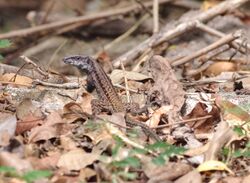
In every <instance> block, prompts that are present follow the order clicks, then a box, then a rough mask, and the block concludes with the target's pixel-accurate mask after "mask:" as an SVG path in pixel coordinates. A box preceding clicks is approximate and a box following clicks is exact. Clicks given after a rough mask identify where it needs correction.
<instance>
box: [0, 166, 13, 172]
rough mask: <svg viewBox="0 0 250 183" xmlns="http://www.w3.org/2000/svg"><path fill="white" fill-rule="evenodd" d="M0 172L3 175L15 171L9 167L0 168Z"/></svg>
mask: <svg viewBox="0 0 250 183" xmlns="http://www.w3.org/2000/svg"><path fill="white" fill-rule="evenodd" d="M0 172H3V173H9V172H16V169H15V168H13V167H9V166H0Z"/></svg>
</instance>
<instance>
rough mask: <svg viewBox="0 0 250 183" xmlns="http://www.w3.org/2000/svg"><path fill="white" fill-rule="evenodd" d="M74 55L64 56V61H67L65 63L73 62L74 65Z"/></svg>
mask: <svg viewBox="0 0 250 183" xmlns="http://www.w3.org/2000/svg"><path fill="white" fill-rule="evenodd" d="M73 60H74V59H73V56H69V57H64V58H63V62H64V63H65V64H72V65H73Z"/></svg>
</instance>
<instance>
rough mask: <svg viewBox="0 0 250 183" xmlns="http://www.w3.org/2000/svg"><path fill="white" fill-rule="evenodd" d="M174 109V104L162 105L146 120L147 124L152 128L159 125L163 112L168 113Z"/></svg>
mask: <svg viewBox="0 0 250 183" xmlns="http://www.w3.org/2000/svg"><path fill="white" fill-rule="evenodd" d="M171 109H172V106H161V107H160V108H159V109H157V110H155V111H154V113H153V115H152V116H151V118H150V119H149V120H148V121H147V122H146V124H147V125H148V126H149V127H150V128H154V127H157V126H158V124H159V122H160V120H161V116H162V115H163V114H168V113H169V111H170V110H171Z"/></svg>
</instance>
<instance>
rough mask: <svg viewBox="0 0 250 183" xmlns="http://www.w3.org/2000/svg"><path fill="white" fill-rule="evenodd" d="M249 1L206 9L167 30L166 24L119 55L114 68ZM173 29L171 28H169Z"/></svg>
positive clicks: (239, 0) (238, 0)
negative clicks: (198, 23)
mask: <svg viewBox="0 0 250 183" xmlns="http://www.w3.org/2000/svg"><path fill="white" fill-rule="evenodd" d="M247 1H249V0H228V1H224V2H222V3H220V4H218V5H217V6H214V7H213V8H210V9H208V10H207V11H205V12H202V13H200V14H199V15H197V16H195V17H191V18H190V19H189V20H187V19H185V21H183V22H179V24H175V26H174V28H172V29H169V27H170V26H171V24H167V25H166V26H165V27H164V28H162V29H161V30H160V31H159V32H158V33H157V34H154V35H153V36H151V37H150V38H148V39H147V40H145V41H144V42H142V43H141V44H139V45H138V46H136V47H135V48H132V49H131V50H130V51H128V52H127V53H125V54H123V55H121V56H120V57H118V58H117V59H115V60H114V62H113V63H114V67H115V68H118V67H120V63H121V62H123V64H124V66H126V65H128V63H129V62H130V61H132V60H135V59H136V58H137V57H138V56H140V54H141V53H143V52H144V50H146V49H148V48H150V49H153V47H155V46H157V45H159V44H162V43H163V42H166V41H169V40H171V39H173V38H175V37H177V36H179V35H181V34H183V33H185V32H187V31H189V30H192V29H194V28H196V25H197V22H207V21H209V20H210V19H212V18H214V17H215V16H217V15H220V14H223V13H225V12H227V11H229V10H232V9H235V8H238V7H239V6H241V5H242V4H244V3H246V2H247ZM171 27H173V26H171Z"/></svg>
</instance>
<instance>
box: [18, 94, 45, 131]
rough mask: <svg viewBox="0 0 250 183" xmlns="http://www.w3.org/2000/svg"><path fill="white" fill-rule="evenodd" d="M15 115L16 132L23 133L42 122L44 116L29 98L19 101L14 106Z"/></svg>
mask: <svg viewBox="0 0 250 183" xmlns="http://www.w3.org/2000/svg"><path fill="white" fill-rule="evenodd" d="M16 115H17V118H18V119H19V121H18V122H17V127H16V134H20V133H23V132H25V131H27V130H30V129H32V128H34V127H35V126H37V125H40V124H42V123H43V122H44V121H43V120H44V118H45V116H44V114H43V113H42V111H41V109H40V108H39V107H37V106H35V105H34V104H33V103H32V100H31V99H29V98H26V99H24V100H23V101H22V102H20V104H19V105H18V106H17V108H16Z"/></svg>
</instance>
